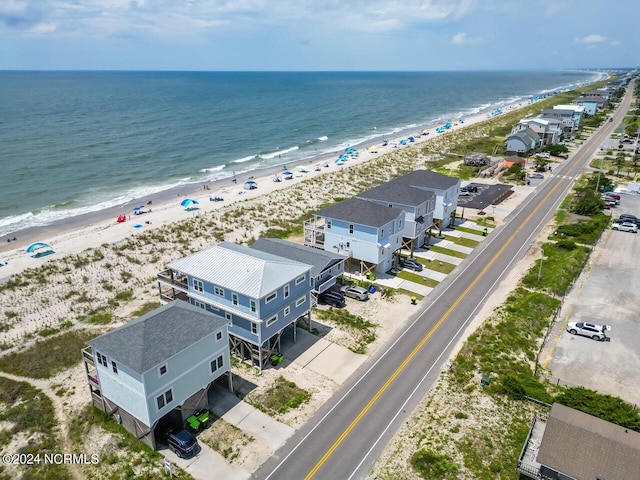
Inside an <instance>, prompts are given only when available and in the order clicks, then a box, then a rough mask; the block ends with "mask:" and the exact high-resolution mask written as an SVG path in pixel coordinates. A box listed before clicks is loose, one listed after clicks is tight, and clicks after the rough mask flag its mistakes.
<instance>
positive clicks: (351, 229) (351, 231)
mask: <svg viewBox="0 0 640 480" xmlns="http://www.w3.org/2000/svg"><path fill="white" fill-rule="evenodd" d="M349 233H353V223H350V224H349Z"/></svg>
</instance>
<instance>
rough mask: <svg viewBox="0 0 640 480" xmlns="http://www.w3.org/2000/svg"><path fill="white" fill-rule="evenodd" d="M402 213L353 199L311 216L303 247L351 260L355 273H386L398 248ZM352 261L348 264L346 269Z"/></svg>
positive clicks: (306, 225)
mask: <svg viewBox="0 0 640 480" xmlns="http://www.w3.org/2000/svg"><path fill="white" fill-rule="evenodd" d="M404 223H405V212H404V210H401V209H399V208H393V207H387V206H382V205H380V204H378V203H375V202H370V201H367V200H362V199H359V198H352V199H349V200H344V201H342V202H338V203H335V204H333V205H331V206H329V207H327V208H323V209H322V210H319V211H317V212H315V213H314V214H313V218H312V219H310V220H307V221H305V223H304V244H305V245H307V246H309V247H314V248H319V249H321V250H325V251H327V252H334V253H338V254H340V255H345V256H347V257H351V259H353V261H356V262H358V271H359V272H360V273H363V274H366V273H369V272H372V271H376V272H386V271H388V270H390V269H391V268H392V265H393V253H394V252H395V251H396V250H398V249H399V248H400V247H401V243H400V241H401V240H402V232H403V230H404ZM351 261H352V260H347V262H348V263H349V265H350V264H351Z"/></svg>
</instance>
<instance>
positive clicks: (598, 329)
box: [567, 322, 611, 340]
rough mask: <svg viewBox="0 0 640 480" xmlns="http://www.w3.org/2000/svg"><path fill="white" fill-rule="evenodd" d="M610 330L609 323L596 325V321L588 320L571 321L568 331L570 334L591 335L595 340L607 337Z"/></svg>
mask: <svg viewBox="0 0 640 480" xmlns="http://www.w3.org/2000/svg"><path fill="white" fill-rule="evenodd" d="M608 330H611V327H610V326H609V325H596V324H595V323H587V322H569V323H568V324H567V332H569V333H570V334H572V335H582V336H583V337H591V338H592V339H594V340H604V339H605V338H607V331H608Z"/></svg>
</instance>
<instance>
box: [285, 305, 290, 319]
mask: <svg viewBox="0 0 640 480" xmlns="http://www.w3.org/2000/svg"><path fill="white" fill-rule="evenodd" d="M290 313H291V307H290V306H289V305H287V306H286V307H284V316H285V317H286V316H288V315H289V314H290Z"/></svg>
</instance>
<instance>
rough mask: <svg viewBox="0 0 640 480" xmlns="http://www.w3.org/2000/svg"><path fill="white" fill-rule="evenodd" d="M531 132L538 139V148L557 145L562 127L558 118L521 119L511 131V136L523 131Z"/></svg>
mask: <svg viewBox="0 0 640 480" xmlns="http://www.w3.org/2000/svg"><path fill="white" fill-rule="evenodd" d="M527 129H529V130H532V131H533V132H535V133H536V134H537V135H538V137H539V138H540V143H539V146H543V145H549V144H551V143H559V142H560V140H561V138H562V132H563V131H564V126H563V123H562V120H561V119H558V118H542V117H535V118H523V119H522V120H520V121H519V122H518V123H517V124H515V125H514V127H513V128H512V129H511V134H516V133H518V132H521V131H524V130H527Z"/></svg>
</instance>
